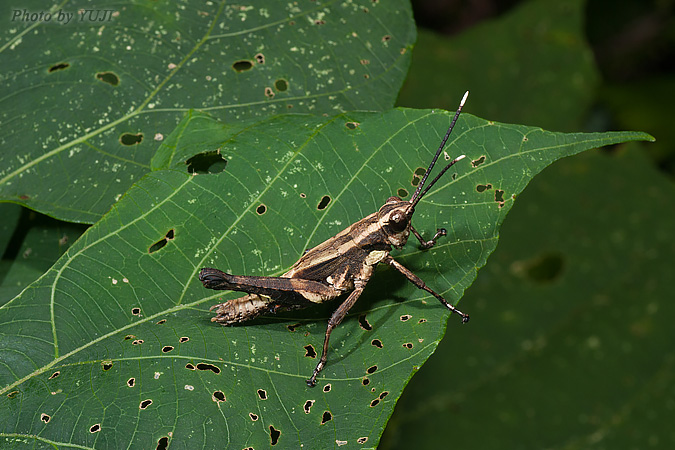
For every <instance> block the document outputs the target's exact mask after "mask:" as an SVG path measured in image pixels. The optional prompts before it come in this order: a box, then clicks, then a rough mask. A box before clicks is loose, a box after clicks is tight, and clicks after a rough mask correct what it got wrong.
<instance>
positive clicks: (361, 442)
mask: <svg viewBox="0 0 675 450" xmlns="http://www.w3.org/2000/svg"><path fill="white" fill-rule="evenodd" d="M356 442H357V443H359V444H365V443H366V442H368V436H363V437H360V438H358V439H357V440H356Z"/></svg>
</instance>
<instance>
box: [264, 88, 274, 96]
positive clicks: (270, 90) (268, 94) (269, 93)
mask: <svg viewBox="0 0 675 450" xmlns="http://www.w3.org/2000/svg"><path fill="white" fill-rule="evenodd" d="M274 95H275V94H274V91H273V90H272V88H271V87H269V86H268V87H266V88H265V97H268V98H274Z"/></svg>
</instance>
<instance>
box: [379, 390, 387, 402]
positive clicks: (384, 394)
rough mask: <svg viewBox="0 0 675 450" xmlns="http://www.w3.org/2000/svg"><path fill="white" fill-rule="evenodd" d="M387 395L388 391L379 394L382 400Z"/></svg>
mask: <svg viewBox="0 0 675 450" xmlns="http://www.w3.org/2000/svg"><path fill="white" fill-rule="evenodd" d="M387 395H389V392H388V391H384V392H382V393H381V394H380V400H384V398H385V397H386V396H387Z"/></svg>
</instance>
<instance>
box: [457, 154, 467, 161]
mask: <svg viewBox="0 0 675 450" xmlns="http://www.w3.org/2000/svg"><path fill="white" fill-rule="evenodd" d="M464 158H466V155H459V156H458V157H457V158H455V161H459V160H461V159H464Z"/></svg>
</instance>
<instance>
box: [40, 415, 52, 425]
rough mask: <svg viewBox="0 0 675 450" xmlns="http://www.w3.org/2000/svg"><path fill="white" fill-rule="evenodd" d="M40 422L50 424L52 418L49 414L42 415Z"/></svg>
mask: <svg viewBox="0 0 675 450" xmlns="http://www.w3.org/2000/svg"><path fill="white" fill-rule="evenodd" d="M40 420H41V421H43V422H44V423H49V421H50V420H52V416H50V415H49V414H45V413H42V414H41V415H40Z"/></svg>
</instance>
